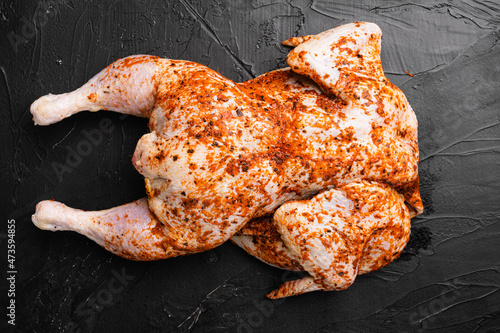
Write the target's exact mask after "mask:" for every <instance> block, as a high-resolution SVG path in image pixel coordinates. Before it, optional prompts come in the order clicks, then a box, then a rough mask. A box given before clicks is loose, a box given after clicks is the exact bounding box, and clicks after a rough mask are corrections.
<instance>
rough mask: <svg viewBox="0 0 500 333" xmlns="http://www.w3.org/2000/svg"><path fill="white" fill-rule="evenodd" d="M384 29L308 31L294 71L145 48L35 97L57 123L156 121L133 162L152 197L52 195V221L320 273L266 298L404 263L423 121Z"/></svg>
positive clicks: (116, 240) (360, 26)
mask: <svg viewBox="0 0 500 333" xmlns="http://www.w3.org/2000/svg"><path fill="white" fill-rule="evenodd" d="M381 36H382V34H381V31H380V29H379V27H378V26H377V25H375V24H373V23H361V22H356V23H352V24H347V25H343V26H340V27H337V28H334V29H331V30H328V31H325V32H323V33H320V34H318V35H314V36H304V37H299V38H297V37H294V38H291V39H289V40H288V41H285V42H284V44H285V45H289V46H293V47H294V48H293V50H292V51H291V52H290V53H289V55H288V58H287V63H288V65H289V66H290V67H289V68H284V69H280V70H276V71H273V72H269V73H266V74H263V75H261V76H259V77H257V78H255V79H252V80H249V81H246V82H242V83H234V82H233V81H231V80H228V79H226V78H224V77H222V76H221V75H220V74H219V73H217V72H215V71H213V70H211V69H209V68H207V67H205V66H203V65H200V64H197V63H194V62H189V61H181V60H170V59H161V58H158V57H154V56H145V55H138V56H131V57H127V58H124V59H120V60H117V61H115V62H114V63H112V64H111V65H109V66H108V67H107V68H105V69H104V70H103V71H101V72H100V73H98V74H97V75H96V76H95V77H93V78H92V79H91V80H90V81H89V82H88V83H86V84H85V85H84V86H82V87H81V88H79V89H77V90H75V91H73V92H70V93H67V94H61V95H50V94H49V95H47V96H43V97H41V98H39V99H38V100H37V101H35V102H34V103H33V104H32V106H31V112H32V114H33V118H34V122H35V124H37V125H49V124H52V123H55V122H58V121H60V120H62V119H64V118H66V117H68V116H70V115H71V114H74V113H77V112H80V111H83V110H90V111H98V110H113V111H117V112H121V113H125V114H131V115H136V116H139V117H147V118H149V128H150V133H148V134H145V135H144V136H143V137H142V138H141V139H140V140H139V142H138V144H137V147H136V149H135V152H134V155H133V158H132V163H133V164H134V166H135V168H136V169H137V170H138V171H139V172H140V173H141V174H142V175H143V176H144V177H145V184H146V192H147V198H144V199H140V200H137V201H135V202H132V203H129V204H126V205H123V206H120V207H115V208H112V209H109V210H104V211H98V212H84V211H81V210H77V209H73V208H69V207H67V206H65V205H64V204H62V203H59V202H55V201H42V202H40V203H39V204H38V205H37V208H36V212H35V214H34V215H33V218H32V219H33V222H34V224H35V225H36V226H37V227H39V228H41V229H45V230H74V231H77V232H79V233H81V234H83V235H85V236H87V237H89V238H91V239H92V240H94V241H95V242H97V243H98V244H100V245H101V246H103V247H104V248H106V249H107V250H109V251H111V252H113V253H115V254H117V255H120V256H122V257H125V258H128V259H132V260H157V259H165V258H170V257H175V256H179V255H186V254H192V253H197V252H202V251H206V250H209V249H212V248H214V247H216V246H218V245H220V244H222V243H224V242H225V241H227V240H229V239H231V240H232V241H233V242H234V243H235V244H237V245H239V246H240V247H242V248H243V249H244V250H246V251H247V252H248V253H249V254H251V255H253V256H255V257H257V258H259V259H260V260H262V261H264V262H266V263H268V264H271V265H274V266H277V267H281V268H284V269H290V270H304V271H307V272H308V273H309V275H310V276H308V277H305V278H303V279H300V280H297V281H292V282H286V283H285V284H283V285H282V286H281V287H280V288H279V289H278V290H276V291H274V292H272V293H271V294H269V295H268V297H271V298H279V297H286V296H290V295H296V294H301V293H304V292H309V291H313V290H342V289H345V288H347V287H348V286H350V285H351V284H352V283H353V281H354V279H355V277H356V275H357V274H363V273H368V272H370V271H373V270H377V269H379V268H381V267H383V266H385V265H387V264H388V263H390V262H391V261H393V260H394V259H396V258H397V257H398V256H399V254H400V253H401V251H402V250H403V248H404V247H405V245H406V243H407V242H408V239H409V235H410V218H411V217H414V216H416V215H418V214H420V213H421V212H422V210H423V206H422V202H421V199H420V192H419V181H418V167H417V165H418V145H417V119H416V117H415V114H414V113H413V110H412V109H411V107H410V105H409V103H408V101H407V100H406V98H405V96H404V94H403V93H402V92H401V90H399V89H398V88H397V87H396V86H394V85H393V84H391V83H390V82H389V81H388V80H387V78H385V76H384V73H383V70H382V64H381V61H380V42H381Z"/></svg>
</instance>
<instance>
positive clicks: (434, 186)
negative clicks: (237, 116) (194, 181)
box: [0, 0, 500, 332]
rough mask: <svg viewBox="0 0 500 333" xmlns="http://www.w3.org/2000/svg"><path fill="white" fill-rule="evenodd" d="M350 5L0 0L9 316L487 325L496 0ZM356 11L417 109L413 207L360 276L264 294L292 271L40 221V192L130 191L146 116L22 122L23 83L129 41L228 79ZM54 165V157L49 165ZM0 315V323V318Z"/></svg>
mask: <svg viewBox="0 0 500 333" xmlns="http://www.w3.org/2000/svg"><path fill="white" fill-rule="evenodd" d="M359 3H360V4H352V3H351V1H339V0H336V1H326V0H321V1H320V0H316V1H314V0H313V1H309V0H303V1H300V0H292V1H284V0H282V1H269V0H254V1H243V0H239V1H229V0H221V1H214V2H209V1H206V2H201V1H196V2H195V1H192V0H179V1H167V2H156V1H140V2H134V1H102V2H101V1H85V2H84V1H69V0H50V1H41V2H38V1H32V0H29V1H15V2H14V1H4V2H3V3H1V4H0V27H1V34H0V38H1V39H0V52H1V57H0V70H1V71H0V98H1V101H0V103H1V104H0V108H1V112H2V117H1V118H0V122H1V128H2V131H1V145H0V150H1V152H2V154H1V157H2V158H1V162H0V163H1V164H0V170H1V175H2V181H1V184H2V191H1V194H2V197H1V212H2V221H1V230H0V232H1V233H2V234H1V235H0V236H1V237H0V242H1V250H0V258H1V259H2V270H4V271H5V270H6V269H5V268H4V267H6V264H5V263H6V260H7V245H6V244H7V238H6V237H5V234H6V230H7V220H8V219H15V220H16V238H15V240H16V244H17V248H16V250H17V252H16V269H17V272H18V273H17V276H16V278H17V279H16V298H15V299H16V315H17V316H16V324H17V325H16V326H15V327H14V329H15V331H19V332H32V331H34V332H59V331H67V332H71V331H74V332H77V331H81V332H139V331H141V332H167V331H174V332H191V331H192V332H213V331H228V332H234V331H237V332H282V331H283V332H368V331H372V332H420V331H430V332H448V331H453V332H472V331H474V332H492V331H495V330H500V291H499V288H500V259H499V258H500V237H499V236H500V146H499V143H500V97H499V96H500V43H499V41H500V31H499V29H500V4H499V2H498V1H496V0H492V1H486V0H483V1H473V0H461V1H430V0H418V1H414V2H407V1H382V0H376V1H363V2H361V1H360V2H359ZM361 3H363V4H361ZM356 20H357V21H372V22H375V23H377V24H378V25H379V26H380V27H381V28H382V31H383V33H384V38H383V45H382V60H383V64H384V69H385V71H386V73H387V76H388V77H389V78H390V79H391V80H392V81H393V82H394V83H396V84H397V85H398V86H399V87H400V88H401V89H402V90H403V91H404V92H405V94H406V96H407V97H408V99H409V100H410V103H411V104H412V106H413V109H414V110H415V113H416V114H417V117H418V120H419V138H420V142H419V145H420V149H421V163H420V177H421V190H422V197H423V200H424V204H425V209H426V210H425V213H424V214H423V215H421V216H420V217H418V218H416V219H414V220H413V222H412V236H411V240H410V243H409V245H408V247H407V248H406V250H405V252H404V254H403V255H402V256H401V258H400V259H399V260H398V261H397V262H394V263H392V264H391V265H389V266H388V267H386V268H385V269H382V270H381V271H379V272H376V273H372V274H368V275H366V276H361V277H359V278H358V279H357V281H356V282H355V284H354V285H353V286H352V287H351V288H349V289H348V290H346V291H342V292H315V293H311V294H307V295H302V296H299V297H293V298H289V299H285V300H281V301H275V302H271V301H269V300H266V299H265V298H264V295H265V294H266V293H268V292H269V291H271V290H272V289H273V288H275V287H277V286H278V285H279V284H280V282H281V281H282V280H284V279H290V278H292V277H293V274H287V273H285V272H284V271H280V270H278V269H274V268H272V267H269V266H266V265H265V264H263V263H261V262H259V261H258V260H256V259H254V258H252V257H250V256H248V255H246V254H245V253H244V252H243V251H242V250H240V249H239V248H237V247H235V246H233V245H231V244H225V245H223V246H221V247H219V248H216V249H214V250H212V251H209V252H206V253H202V254H198V255H192V256H188V257H183V258H175V259H171V260H166V261H161V262H150V263H139V262H130V261H126V260H123V259H121V258H118V257H116V256H113V255H112V254H110V253H108V252H106V251H104V250H102V249H101V248H100V247H98V246H97V245H95V244H94V243H93V242H91V241H89V240H87V239H86V238H85V237H83V236H80V235H78V234H75V233H70V232H58V233H50V232H46V231H41V230H38V229H36V228H35V227H34V226H33V224H32V223H31V221H30V216H31V214H32V213H33V211H34V207H35V204H36V203H37V202H38V201H39V200H43V199H48V198H54V199H56V200H59V201H62V202H64V203H66V204H68V205H70V206H73V207H78V208H81V209H89V210H93V209H104V208H108V207H112V206H116V205H120V204H123V203H126V202H129V201H132V200H135V199H138V198H140V197H142V196H144V193H145V192H144V187H143V181H142V178H141V176H140V175H139V174H138V173H137V172H136V171H135V170H134V168H133V166H132V164H131V162H130V159H131V156H132V153H133V151H134V148H135V144H136V142H137V140H138V139H139V138H140V137H141V135H143V134H144V133H146V132H147V127H146V124H147V121H146V120H144V119H136V118H133V117H123V116H121V115H118V114H114V113H111V112H101V113H96V114H93V113H89V112H84V113H80V114H78V115H76V116H73V117H71V118H69V119H66V120H64V121H63V122H61V123H58V124H55V125H51V126H49V127H35V126H34V125H33V123H32V120H31V114H30V113H29V106H30V104H31V103H32V102H33V101H34V100H35V99H37V98H38V97H40V96H42V95H45V94H47V93H61V92H66V91H68V90H73V89H75V88H77V87H79V86H80V85H81V84H83V83H84V82H86V81H87V80H88V79H89V78H90V77H91V76H93V75H94V74H95V73H97V72H98V71H100V70H101V69H102V68H104V67H105V66H106V65H108V64H109V63H110V62H112V61H114V60H116V59H117V58H119V57H124V56H127V55H131V54H140V53H146V54H155V55H158V56H162V57H167V58H175V59H186V60H192V61H197V62H199V63H202V64H204V65H207V66H209V67H211V68H213V69H217V70H218V71H219V72H220V73H222V74H223V75H225V76H227V77H229V78H231V79H233V80H235V81H242V80H246V79H249V78H252V77H254V76H256V75H259V74H261V73H264V72H266V71H269V70H273V69H276V68H279V67H283V66H284V65H285V57H286V54H287V52H288V50H289V49H288V48H286V47H284V46H281V44H280V42H281V41H282V40H284V39H287V38H288V37H290V36H294V35H303V34H314V33H318V32H321V31H323V30H327V29H329V28H332V27H335V26H337V25H339V24H343V23H348V22H351V21H356ZM406 71H407V72H408V73H412V74H414V76H413V77H412V76H409V75H407V74H406ZM104 118H107V119H110V120H111V121H112V123H113V124H114V128H113V131H111V133H109V134H105V135H104V138H103V140H102V141H100V142H98V143H97V144H94V145H93V146H92V150H91V152H90V153H89V154H88V155H86V156H82V157H81V159H74V160H71V159H70V154H69V151H70V150H71V149H76V148H77V147H78V144H79V143H81V142H82V141H83V140H86V137H85V136H84V130H90V129H93V128H98V126H99V122H100V121H101V120H102V119H104ZM57 163H59V164H57ZM58 165H66V166H69V170H68V169H64V172H63V173H61V170H60V169H58V168H57V166H58ZM3 274H5V273H3ZM3 276H4V278H2V281H3V282H2V289H1V291H0V292H1V297H0V299H2V300H5V299H6V297H5V295H6V294H7V289H6V284H5V281H6V280H5V275H3ZM117 276H120V278H117ZM5 304H6V303H5V301H2V308H3V309H5ZM3 312H5V313H6V310H4V311H3ZM1 315H2V320H1V326H0V331H2V332H3V331H5V328H6V327H8V326H7V324H6V320H5V319H6V318H7V317H6V316H5V315H4V313H2V314H1ZM8 331H14V330H13V327H8Z"/></svg>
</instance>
